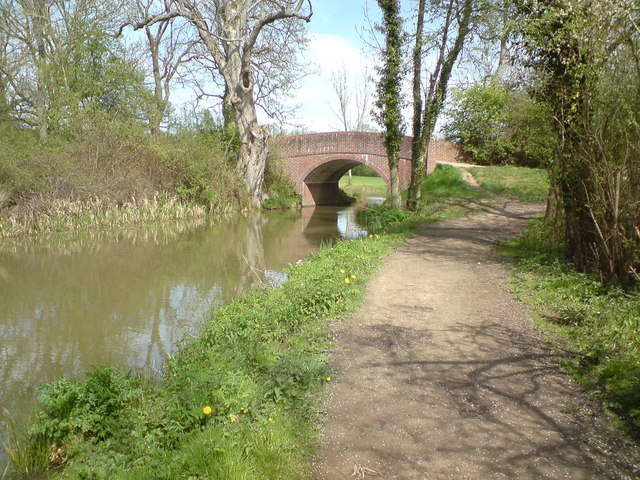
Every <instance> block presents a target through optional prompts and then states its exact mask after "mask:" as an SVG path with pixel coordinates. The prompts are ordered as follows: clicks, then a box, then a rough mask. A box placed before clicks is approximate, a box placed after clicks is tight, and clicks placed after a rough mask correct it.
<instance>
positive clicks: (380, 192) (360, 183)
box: [340, 175, 387, 197]
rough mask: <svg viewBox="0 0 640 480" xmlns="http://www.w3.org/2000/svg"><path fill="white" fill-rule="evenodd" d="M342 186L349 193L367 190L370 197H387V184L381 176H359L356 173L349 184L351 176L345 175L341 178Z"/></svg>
mask: <svg viewBox="0 0 640 480" xmlns="http://www.w3.org/2000/svg"><path fill="white" fill-rule="evenodd" d="M340 188H341V189H342V190H344V191H345V192H347V193H348V194H349V195H351V194H353V192H354V191H365V192H366V193H365V194H366V196H369V197H386V196H387V184H386V183H385V182H384V180H382V178H380V177H359V176H357V175H354V176H353V178H352V184H351V186H349V176H348V175H345V176H344V177H342V178H341V179H340Z"/></svg>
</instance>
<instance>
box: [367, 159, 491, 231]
mask: <svg viewBox="0 0 640 480" xmlns="http://www.w3.org/2000/svg"><path fill="white" fill-rule="evenodd" d="M480 200H483V201H485V202H489V201H490V195H489V194H488V193H486V192H483V191H482V190H480V189H478V188H475V187H472V186H470V185H469V184H467V183H466V182H465V181H464V180H463V177H462V174H461V172H460V170H459V169H457V168H455V167H451V166H448V165H438V166H437V167H436V169H435V171H434V172H433V173H432V174H431V175H428V176H427V178H426V179H425V180H424V182H423V184H422V196H421V200H420V204H419V205H418V210H417V211H416V212H411V213H410V212H406V211H403V210H394V209H390V208H389V206H388V204H385V205H380V206H376V207H370V206H369V207H363V208H362V210H361V211H360V213H359V216H358V217H359V219H360V221H361V222H362V223H363V224H364V225H366V226H367V228H369V229H370V230H372V231H380V230H385V231H390V232H413V231H415V229H416V228H417V227H418V226H420V225H425V224H428V223H433V222H437V221H441V220H447V219H449V218H455V217H459V216H463V215H468V214H469V213H472V212H474V211H477V210H478V209H482V208H484V206H483V205H482V203H481V202H480Z"/></svg>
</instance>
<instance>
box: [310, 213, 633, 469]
mask: <svg viewBox="0 0 640 480" xmlns="http://www.w3.org/2000/svg"><path fill="white" fill-rule="evenodd" d="M541 208H542V207H540V206H523V205H520V204H517V203H509V202H506V203H505V204H504V206H503V208H494V209H492V210H490V211H488V212H485V213H480V214H475V215H472V216H469V217H465V218H460V219H456V220H453V221H448V222H443V223H439V224H435V225H432V226H429V227H428V228H425V229H424V231H423V232H422V233H421V234H420V235H417V236H415V237H413V238H411V239H409V240H408V241H407V242H406V243H405V244H404V245H403V247H402V248H400V249H398V250H397V251H395V252H394V253H393V254H392V255H391V256H390V257H389V258H388V261H387V263H386V265H385V266H384V267H383V268H382V269H381V271H380V272H379V273H378V275H377V276H376V277H375V278H374V279H373V280H372V282H371V283H370V285H369V289H368V293H367V298H366V301H365V304H364V306H363V307H362V309H361V310H360V312H359V313H358V314H356V315H355V316H354V317H353V318H351V319H349V320H348V321H345V322H344V323H342V324H340V325H338V326H337V327H336V330H335V340H336V347H335V350H334V352H333V359H334V362H333V368H334V372H335V375H334V380H333V381H332V382H331V385H330V387H329V396H328V398H327V402H326V404H327V408H326V424H325V427H324V436H323V440H322V446H321V449H320V452H319V454H318V456H317V458H316V464H315V467H314V468H315V472H316V478H317V479H318V480H347V479H350V478H375V479H380V480H383V479H385V480H390V479H421V480H423V479H424V480H440V479H456V480H462V479H477V480H491V479H519V480H520V479H536V480H541V479H565V478H568V479H606V478H616V479H637V478H640V463H638V458H639V456H638V445H636V444H633V443H631V442H628V441H626V440H624V439H621V438H617V437H619V435H618V434H617V433H616V432H615V431H613V430H612V428H611V427H609V426H607V425H609V422H608V421H607V419H606V418H605V417H604V416H603V415H600V414H598V415H596V414H594V413H593V411H594V410H593V405H592V402H591V401H590V400H589V398H588V396H587V395H586V394H584V392H583V391H582V390H581V389H580V388H579V387H578V386H577V385H576V384H575V383H574V382H573V381H572V380H571V379H570V378H569V377H568V376H567V375H565V374H563V373H562V372H561V371H560V370H559V369H558V368H557V367H556V364H555V362H554V360H553V357H555V356H556V355H557V353H556V352H554V351H551V350H550V349H549V348H548V347H547V346H546V345H545V344H544V343H543V342H542V341H541V340H540V338H539V336H538V335H537V334H536V333H535V332H534V331H532V329H531V321H530V315H529V313H528V312H527V310H526V308H525V307H524V306H522V305H521V304H519V303H518V302H517V301H515V299H514V297H513V295H512V294H510V293H509V292H508V290H507V288H506V286H505V281H506V278H507V277H508V271H507V270H506V268H505V267H504V266H503V265H502V263H501V262H500V260H499V259H497V258H496V257H495V256H494V254H493V248H494V244H495V242H496V241H499V240H503V239H505V238H507V237H509V236H513V235H515V234H516V233H517V232H518V231H519V230H520V229H521V228H523V227H524V225H525V220H526V219H527V218H529V217H531V216H533V215H535V214H537V213H539V212H541ZM625 455H626V457H625V458H623V457H624V456H625ZM634 458H635V460H634Z"/></svg>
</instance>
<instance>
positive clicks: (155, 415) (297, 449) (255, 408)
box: [9, 235, 401, 479]
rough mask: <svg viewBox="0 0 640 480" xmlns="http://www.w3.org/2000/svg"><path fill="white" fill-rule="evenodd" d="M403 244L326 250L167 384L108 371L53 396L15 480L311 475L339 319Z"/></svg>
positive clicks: (224, 318) (49, 391)
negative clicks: (54, 470)
mask: <svg viewBox="0 0 640 480" xmlns="http://www.w3.org/2000/svg"><path fill="white" fill-rule="evenodd" d="M400 238H401V237H400V236H397V235H396V236H384V237H380V238H367V239H364V240H360V241H352V242H340V243H339V244H337V245H336V246H334V247H331V248H323V249H321V251H320V252H319V253H317V254H315V255H313V256H312V257H311V258H310V259H308V260H307V261H305V262H304V263H303V264H301V265H299V266H296V267H292V268H291V269H290V271H289V273H290V275H291V278H290V280H289V281H288V282H287V283H286V284H285V285H284V286H282V287H281V288H278V289H274V290H260V291H256V292H254V293H252V294H249V295H247V296H245V297H243V298H242V299H240V300H238V301H237V302H235V303H233V304H230V305H228V306H226V307H224V308H223V309H221V310H219V311H218V312H216V313H213V314H212V315H211V318H210V320H209V321H207V322H206V324H204V325H203V327H202V330H201V332H200V334H199V335H198V336H197V338H193V339H188V340H185V342H184V343H183V344H182V345H181V348H180V349H179V352H178V353H177V354H176V355H175V356H174V357H172V358H170V359H169V360H168V362H167V365H166V369H165V370H166V371H165V373H164V375H163V377H162V378H161V379H160V380H152V379H148V378H140V377H134V376H131V375H129V374H127V373H125V372H122V371H119V370H117V369H115V368H110V367H107V368H99V369H97V370H95V371H93V372H91V373H90V374H89V375H88V377H87V380H86V381H84V382H78V381H74V380H68V379H64V378H63V379H60V380H58V381H56V382H54V383H52V384H49V385H46V386H44V387H43V388H42V389H41V394H40V398H39V401H40V410H39V413H38V416H37V420H36V421H35V423H33V424H32V426H31V427H30V430H29V432H30V435H29V436H26V437H25V436H23V438H22V439H20V436H19V435H18V436H14V437H13V438H14V443H13V444H12V445H10V446H9V447H10V448H9V452H10V453H11V456H12V458H13V468H14V471H13V473H12V474H10V476H9V478H17V477H19V473H20V472H23V473H24V472H26V471H28V470H30V467H33V468H34V469H35V468H37V467H38V466H42V464H43V463H44V464H48V465H49V467H55V466H56V465H64V466H65V468H64V470H63V471H62V472H61V473H60V474H59V475H60V477H61V478H74V479H80V478H93V479H103V478H104V479H113V478H123V479H125V478H126V479H138V478H145V479H147V478H158V479H159V478H166V479H176V478H203V479H204V478H211V479H213V478H226V479H246V478H252V479H260V478H287V479H294V478H306V477H308V465H307V464H306V461H307V459H308V458H309V453H310V451H311V449H312V447H313V444H314V440H315V430H314V429H315V427H316V425H317V424H318V412H319V409H320V408H321V407H320V405H319V403H318V401H319V398H320V392H321V391H322V387H323V385H324V384H325V383H326V382H328V381H330V373H329V371H328V368H327V358H326V351H327V348H328V345H329V333H328V323H327V319H329V318H336V317H340V316H343V315H346V314H348V313H350V312H352V311H354V309H355V308H356V306H357V304H358V302H359V301H360V299H361V298H362V294H363V291H364V286H365V283H366V279H367V277H368V276H369V275H371V274H372V273H373V272H374V271H375V269H377V267H378V265H379V264H380V262H381V260H382V258H383V257H384V255H385V254H386V253H387V252H388V250H389V248H391V247H392V246H393V245H395V244H397V242H398V241H399V239H400ZM25 477H26V475H25Z"/></svg>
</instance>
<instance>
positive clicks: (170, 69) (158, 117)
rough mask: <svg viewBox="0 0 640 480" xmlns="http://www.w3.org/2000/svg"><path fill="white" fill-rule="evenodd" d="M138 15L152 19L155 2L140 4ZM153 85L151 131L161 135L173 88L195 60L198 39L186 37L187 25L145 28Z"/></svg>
mask: <svg viewBox="0 0 640 480" xmlns="http://www.w3.org/2000/svg"><path fill="white" fill-rule="evenodd" d="M135 4H136V8H137V11H138V14H139V15H140V16H141V17H142V18H148V17H149V16H150V12H151V9H152V8H153V5H154V0H136V2H135ZM144 33H145V38H146V43H147V48H148V52H149V59H150V60H151V79H152V81H153V86H152V92H153V101H152V102H150V105H149V112H148V115H147V116H148V117H149V129H150V130H151V133H157V132H159V131H160V124H161V122H162V119H163V117H164V115H165V112H166V110H167V107H168V106H169V98H170V96H171V87H172V83H173V81H174V79H175V78H176V76H177V75H179V72H180V70H181V68H182V67H183V65H185V64H186V63H188V62H190V61H191V60H193V59H194V58H195V57H196V56H197V54H196V52H195V43H196V41H195V39H194V38H191V37H190V36H188V35H187V34H186V28H185V25H184V24H182V23H180V22H178V21H177V19H171V20H169V21H166V22H159V23H157V24H155V25H152V26H146V27H145V28H144Z"/></svg>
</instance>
